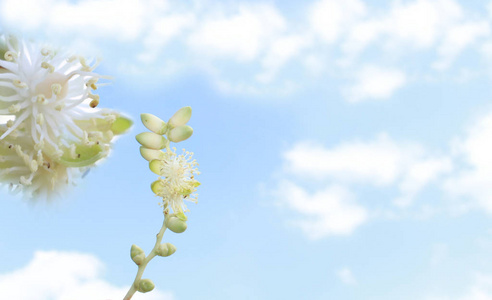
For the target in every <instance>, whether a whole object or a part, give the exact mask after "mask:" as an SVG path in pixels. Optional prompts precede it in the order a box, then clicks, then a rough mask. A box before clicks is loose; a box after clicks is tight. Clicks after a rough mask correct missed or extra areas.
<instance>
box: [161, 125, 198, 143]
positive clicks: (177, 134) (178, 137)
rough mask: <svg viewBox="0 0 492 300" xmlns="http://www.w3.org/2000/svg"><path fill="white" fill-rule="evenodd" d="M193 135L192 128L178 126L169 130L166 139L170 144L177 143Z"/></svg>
mask: <svg viewBox="0 0 492 300" xmlns="http://www.w3.org/2000/svg"><path fill="white" fill-rule="evenodd" d="M192 134H193V128H191V127H190V126H188V125H183V126H179V127H176V128H173V129H171V131H170V132H169V133H168V135H167V137H168V138H169V140H170V141H171V142H174V143H179V142H181V141H184V140H186V139H187V138H189V137H190V136H191V135H192Z"/></svg>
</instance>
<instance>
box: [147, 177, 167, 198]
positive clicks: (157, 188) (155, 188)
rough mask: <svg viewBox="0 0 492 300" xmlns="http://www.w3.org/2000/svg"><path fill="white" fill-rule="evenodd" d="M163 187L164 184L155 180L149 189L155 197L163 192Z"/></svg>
mask: <svg viewBox="0 0 492 300" xmlns="http://www.w3.org/2000/svg"><path fill="white" fill-rule="evenodd" d="M165 187H166V186H165V185H164V182H163V181H162V180H156V181H154V182H152V184H151V185H150V189H151V190H152V192H154V194H156V195H159V194H160V193H162V192H163V191H164V189H165Z"/></svg>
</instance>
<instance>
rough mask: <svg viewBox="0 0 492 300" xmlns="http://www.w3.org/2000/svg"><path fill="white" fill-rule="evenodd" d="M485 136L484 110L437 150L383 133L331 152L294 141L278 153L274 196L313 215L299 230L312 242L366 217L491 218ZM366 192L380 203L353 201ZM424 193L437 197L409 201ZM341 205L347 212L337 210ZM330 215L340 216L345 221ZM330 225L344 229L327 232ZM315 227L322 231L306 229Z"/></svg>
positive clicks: (489, 132)
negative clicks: (478, 214)
mask: <svg viewBox="0 0 492 300" xmlns="http://www.w3.org/2000/svg"><path fill="white" fill-rule="evenodd" d="M491 137H492V112H488V113H487V114H485V115H483V116H482V117H480V118H478V119H477V121H476V122H475V123H474V124H473V125H472V126H471V127H470V128H469V129H468V131H467V132H466V133H465V134H464V135H463V136H462V137H459V138H455V139H453V142H452V143H451V144H450V147H449V148H448V149H447V150H446V151H444V152H443V153H436V152H434V151H431V150H429V149H427V148H426V147H424V146H423V145H420V144H418V143H415V142H401V141H395V140H393V139H392V138H390V137H389V136H388V135H387V134H384V133H383V134H380V135H379V136H378V137H376V138H375V139H373V140H366V141H345V142H341V143H339V144H336V145H333V146H331V147H324V146H322V145H320V144H317V143H314V142H306V141H304V142H298V143H295V144H294V145H293V146H292V148H291V149H289V150H287V151H285V152H284V153H283V155H282V156H283V159H284V166H283V169H282V173H281V175H280V177H279V178H280V180H279V184H278V187H277V188H275V191H276V195H275V196H276V197H277V199H278V201H280V202H281V203H285V204H287V206H288V207H289V208H290V209H291V210H293V211H295V212H297V213H300V214H301V215H306V216H316V217H315V218H314V217H313V218H308V219H307V220H308V222H309V223H308V224H309V225H306V224H303V225H302V226H301V227H303V229H304V231H305V232H306V234H307V235H308V236H309V237H313V236H314V237H316V238H321V237H324V236H329V235H332V234H334V233H337V232H339V233H343V234H349V233H351V232H353V231H354V230H355V229H356V228H357V227H358V226H360V225H362V224H363V223H365V222H367V221H369V219H370V218H371V219H374V218H390V219H398V218H399V217H402V216H409V215H410V216H413V218H415V219H420V218H428V217H430V216H432V215H433V214H435V213H439V212H445V213H449V214H450V215H456V214H461V213H465V212H467V211H469V210H471V209H475V210H480V211H483V212H485V213H488V214H492V200H491V199H492V159H491V157H492V156H491V153H492V139H491ZM285 182H288V184H286V183H285ZM326 186H329V187H330V188H326ZM313 187H314V189H313ZM316 187H318V188H316ZM335 187H336V188H335ZM367 189H369V190H372V191H374V190H377V191H378V193H381V194H382V195H384V196H383V197H384V198H383V199H380V200H379V201H378V203H380V204H381V205H380V206H378V207H375V206H374V205H367V201H364V203H366V205H361V204H356V202H361V203H362V201H361V200H362V199H364V200H365V198H364V197H365V193H364V191H365V190H367ZM426 189H433V192H434V193H438V195H439V196H437V197H435V196H434V198H437V199H432V200H430V201H428V202H423V201H416V200H417V199H418V196H419V195H420V194H421V193H422V192H423V191H424V190H426ZM279 191H282V192H279ZM347 191H352V192H351V193H348V192H347ZM344 201H346V202H345V204H342V202H344ZM334 203H336V204H337V205H340V206H337V205H334ZM343 205H349V208H347V209H342V208H341V207H343ZM369 207H370V209H369ZM350 208H355V209H353V210H352V209H350ZM340 211H344V212H346V213H347V214H346V215H345V214H344V213H342V212H340ZM332 213H333V214H336V215H340V216H343V217H342V219H343V220H345V221H347V223H344V221H342V220H340V219H337V218H335V217H333V216H332V215H331V214H332ZM347 216H352V217H347ZM369 217H370V218H369ZM329 222H333V223H332V224H329ZM336 223H339V224H338V225H340V226H342V228H345V229H347V230H346V231H336V230H333V228H334V227H335V226H336V225H335V224H336ZM316 226H317V228H324V230H322V229H320V230H318V231H316V232H315V234H313V233H312V232H310V231H309V230H312V228H314V227H316ZM308 229H309V230H308Z"/></svg>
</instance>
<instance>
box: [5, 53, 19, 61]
mask: <svg viewBox="0 0 492 300" xmlns="http://www.w3.org/2000/svg"><path fill="white" fill-rule="evenodd" d="M3 57H4V58H5V60H6V61H14V60H15V59H17V58H19V56H18V55H17V53H15V52H13V51H7V52H5V54H4V55H3Z"/></svg>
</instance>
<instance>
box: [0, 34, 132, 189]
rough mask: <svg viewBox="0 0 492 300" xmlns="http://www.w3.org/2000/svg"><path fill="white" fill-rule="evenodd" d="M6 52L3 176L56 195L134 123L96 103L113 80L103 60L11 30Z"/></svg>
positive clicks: (1, 96)
mask: <svg viewBox="0 0 492 300" xmlns="http://www.w3.org/2000/svg"><path fill="white" fill-rule="evenodd" d="M0 55H1V56H2V57H0V117H2V116H3V117H4V118H5V117H8V118H10V119H11V120H10V121H8V122H6V123H5V124H2V125H1V126H0V146H1V149H0V154H1V155H2V161H0V182H3V183H8V184H10V185H11V186H13V188H14V190H15V189H17V190H22V189H24V190H25V191H26V192H27V194H31V195H34V196H37V195H40V194H47V195H51V194H53V193H56V192H57V191H58V190H60V188H61V187H62V186H65V185H67V183H71V182H72V181H73V177H75V176H76V174H80V173H81V172H84V171H85V170H86V169H87V167H90V166H92V165H94V163H95V162H97V161H98V160H100V159H101V158H103V157H105V156H107V154H108V153H109V149H110V143H111V140H112V139H113V136H114V135H115V134H119V133H122V131H124V130H125V129H127V128H128V127H129V126H130V125H131V122H130V121H129V120H127V119H124V118H121V117H119V114H118V113H116V112H113V111H109V110H105V109H97V108H96V106H97V105H98V104H99V96H98V95H96V94H94V93H93V92H94V90H96V89H97V88H98V87H99V86H100V84H97V82H98V80H99V79H101V78H107V77H105V76H101V75H99V74H96V73H94V72H93V70H94V68H95V67H96V66H97V62H96V63H94V64H92V65H91V64H90V63H89V62H88V61H86V59H84V58H83V57H80V56H70V55H68V54H66V53H64V52H63V51H59V50H56V51H55V50H51V49H49V48H45V47H41V46H39V45H38V44H35V43H32V42H29V41H24V40H21V39H17V38H15V37H12V36H0ZM122 119H123V122H126V123H127V124H125V125H123V130H122V129H121V128H122V127H121V126H120V128H116V129H115V128H114V123H115V122H117V121H119V122H120V123H121V121H122ZM120 125H121V124H120ZM34 166H37V167H34Z"/></svg>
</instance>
